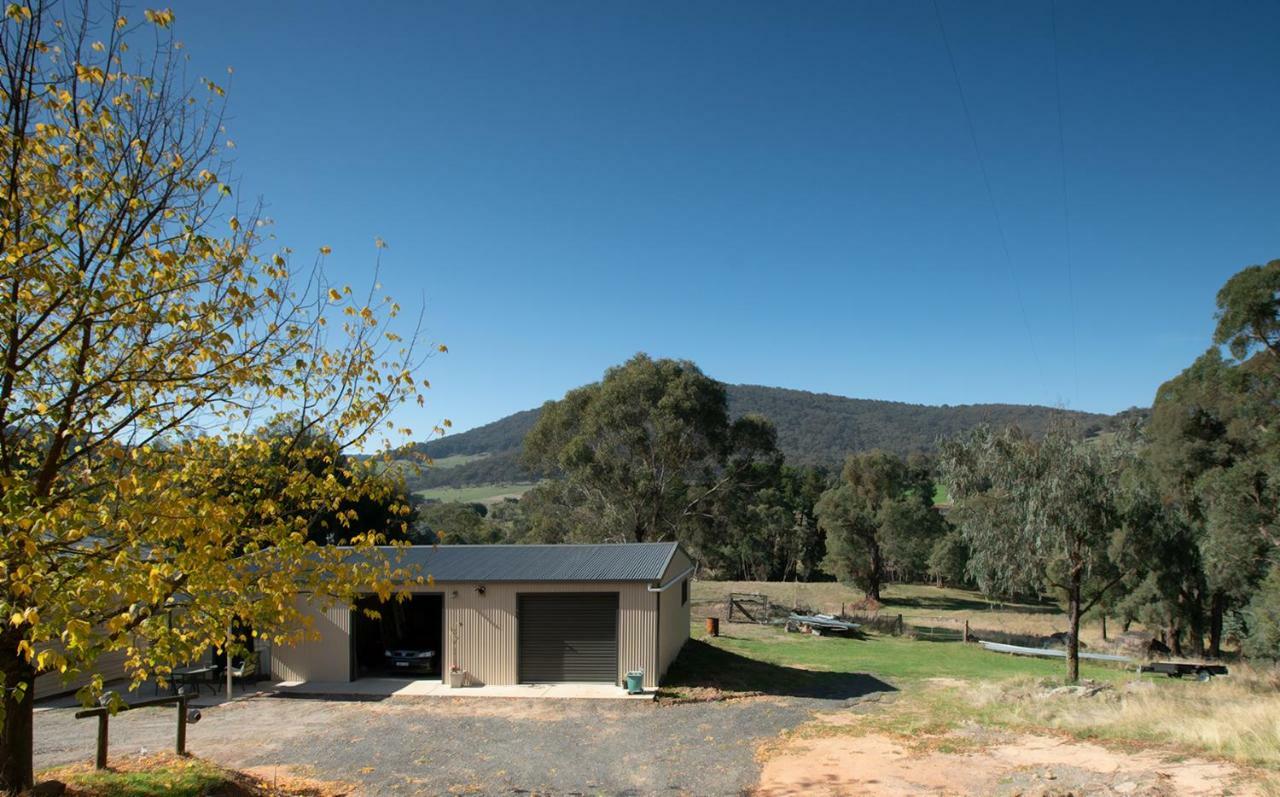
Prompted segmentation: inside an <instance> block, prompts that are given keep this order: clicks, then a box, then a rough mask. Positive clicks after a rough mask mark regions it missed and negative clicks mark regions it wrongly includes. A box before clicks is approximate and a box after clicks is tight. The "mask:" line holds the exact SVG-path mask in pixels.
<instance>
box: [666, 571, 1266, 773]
mask: <svg viewBox="0 0 1280 797" xmlns="http://www.w3.org/2000/svg"><path fill="white" fill-rule="evenodd" d="M795 590H798V591H799V601H800V603H801V604H802V605H808V606H810V607H812V608H815V609H819V610H823V609H825V610H830V611H835V610H838V609H839V608H840V606H839V604H840V603H841V602H842V601H843V602H845V603H846V604H848V603H850V602H852V600H851V599H856V598H860V596H859V595H857V594H856V593H852V592H851V591H849V590H847V589H845V588H842V587H840V586H839V585H836V584H807V585H806V584H802V585H799V587H797V586H796V585H793V584H786V585H783V584H764V583H758V582H747V583H743V582H738V583H714V582H700V583H696V584H695V586H694V589H693V593H692V596H693V602H694V607H693V608H694V614H695V618H694V620H693V630H692V634H693V639H692V640H691V641H690V643H689V647H688V648H687V649H686V651H685V653H684V654H683V655H682V657H681V658H680V659H679V660H678V661H677V663H676V665H677V666H676V667H674V668H673V670H672V672H671V673H670V674H669V676H668V684H667V687H666V690H667V691H666V694H665V699H667V700H670V701H681V700H695V699H716V700H721V699H729V700H733V699H738V698H741V697H743V696H747V695H758V696H767V695H770V694H778V693H792V694H793V693H797V692H800V693H803V692H804V690H805V689H806V688H816V687H817V685H822V684H829V683H838V679H839V678H840V677H853V676H854V675H855V674H856V675H857V676H858V677H871V678H873V679H876V680H881V681H884V682H885V683H888V684H891V685H892V686H893V687H894V691H893V692H891V693H888V694H881V695H876V696H874V699H871V700H866V701H862V702H860V703H859V705H857V706H855V707H854V708H853V710H845V711H835V712H817V713H815V715H814V717H813V719H811V720H810V721H809V722H808V723H805V724H803V725H801V726H798V727H796V728H793V729H791V730H789V731H787V732H784V733H783V734H781V735H780V737H779V739H778V740H777V741H776V742H775V743H773V744H771V745H765V746H763V747H762V748H761V749H760V751H759V758H760V760H761V761H762V762H763V769H762V774H761V785H760V788H759V790H758V791H757V794H759V795H782V794H800V793H816V794H846V793H852V794H872V795H898V794H913V793H944V794H986V793H999V794H1015V793H1018V794H1052V795H1060V794H1068V793H1072V794H1108V795H1110V794H1142V795H1173V794H1204V795H1209V794H1215V795H1216V794H1236V795H1240V794H1280V671H1277V670H1275V669H1261V668H1257V669H1255V668H1252V667H1249V666H1247V665H1243V664H1240V663H1238V662H1232V663H1231V664H1230V666H1231V674H1230V675H1229V676H1227V677H1224V678H1215V679H1213V680H1212V681H1210V682H1207V683H1201V682H1199V681H1196V680H1193V679H1185V680H1178V679H1170V678H1166V677H1163V676H1149V675H1148V676H1142V677H1138V676H1137V675H1135V673H1134V672H1133V671H1132V670H1128V669H1125V668H1122V667H1120V666H1117V665H1103V664H1097V663H1090V662H1087V661H1086V662H1082V666H1081V676H1082V678H1083V679H1084V680H1083V681H1082V685H1081V686H1078V687H1067V686H1064V682H1063V676H1064V674H1065V672H1064V670H1065V665H1064V663H1063V662H1062V661H1060V660H1057V661H1055V660H1045V659H1036V658H1022V657H1016V656H1006V655H1000V654H995V653H990V652H987V651H985V650H983V649H982V648H980V647H979V646H977V645H972V644H969V645H966V644H963V643H961V642H958V641H956V642H945V641H930V640H929V639H927V638H914V637H912V636H909V635H906V636H897V635H893V634H887V633H877V632H868V633H866V634H859V635H857V636H855V637H853V638H838V637H831V636H824V637H815V636H810V635H807V634H798V633H787V632H786V631H785V630H783V629H782V628H780V627H777V626H767V625H757V624H752V623H736V622H735V623H726V622H724V621H723V619H722V621H721V626H720V630H721V636H720V637H718V638H711V637H708V636H707V635H706V632H705V629H704V620H703V618H705V617H706V616H711V615H719V614H720V610H721V609H722V608H723V601H724V598H725V596H727V594H728V593H729V592H730V591H734V592H763V593H765V594H768V595H770V596H771V598H778V599H781V598H782V597H784V596H786V597H788V598H789V601H788V602H790V600H792V599H794V598H792V597H791V596H793V595H795V592H794V591H795ZM884 597H885V600H886V606H885V607H884V608H883V609H882V612H886V613H891V614H893V615H895V616H896V614H898V613H902V614H903V615H904V621H905V622H907V623H911V622H921V623H926V622H927V623H930V624H939V623H944V622H945V623H952V624H954V623H959V624H961V625H963V622H964V620H965V619H969V621H970V624H971V627H972V628H974V629H975V631H976V629H978V628H979V627H980V625H981V627H985V628H997V629H1002V630H1004V631H1007V632H1009V633H1014V632H1016V633H1023V634H1047V633H1052V632H1056V631H1060V630H1063V629H1064V628H1065V618H1064V617H1062V616H1061V614H1060V613H1059V612H1058V611H1057V609H1056V607H1052V606H1036V605H1022V604H1020V605H1011V606H1004V607H999V606H991V605H990V604H989V603H988V602H986V601H985V600H984V599H983V598H982V597H981V596H979V595H976V594H973V593H969V592H964V591H961V590H944V589H936V588H931V587H923V586H906V587H904V586H895V587H893V588H891V589H889V590H886V592H885V596H884ZM720 616H722V617H723V615H720ZM980 621H981V624H980ZM1089 630H1090V634H1088V635H1087V636H1086V639H1089V638H1094V639H1096V641H1097V642H1099V643H1100V642H1101V629H1100V627H1099V626H1097V625H1093V626H1091V627H1090V629H1089ZM976 632H977V633H981V632H980V631H976ZM705 673H719V674H720V677H719V678H718V679H708V678H706V677H705V675H704V674H705ZM778 677H785V678H786V679H787V680H788V682H787V683H784V684H781V685H779V684H773V683H771V681H773V680H774V679H776V678H778ZM806 684H807V685H808V687H806Z"/></svg>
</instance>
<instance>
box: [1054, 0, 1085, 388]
mask: <svg viewBox="0 0 1280 797" xmlns="http://www.w3.org/2000/svg"><path fill="white" fill-rule="evenodd" d="M1049 25H1050V29H1051V30H1052V32H1053V85H1054V89H1055V95H1056V97H1057V101H1058V161H1059V163H1061V164H1062V229H1063V237H1064V239H1065V244H1066V262H1067V311H1068V315H1069V317H1070V319H1071V370H1072V372H1073V374H1074V376H1075V400H1076V401H1077V402H1079V401H1080V359H1079V357H1078V356H1077V344H1076V287H1075V277H1074V276H1073V274H1072V267H1071V204H1070V203H1069V202H1068V201H1067V134H1066V132H1065V130H1064V129H1063V124H1062V74H1061V72H1060V70H1059V68H1058V4H1057V0H1049Z"/></svg>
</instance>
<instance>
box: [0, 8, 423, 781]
mask: <svg viewBox="0 0 1280 797" xmlns="http://www.w3.org/2000/svg"><path fill="white" fill-rule="evenodd" d="M173 21H174V20H173V14H172V13H171V12H169V11H166V10H160V11H146V12H145V14H144V15H143V18H141V19H132V18H126V17H125V16H124V15H122V13H120V11H119V9H113V8H109V7H108V8H90V9H88V10H87V11H85V10H84V9H82V7H81V6H80V5H79V4H68V5H65V6H64V5H61V4H57V3H41V2H32V3H30V4H27V5H22V4H10V5H9V6H8V7H7V9H6V16H5V19H4V20H3V22H0V70H2V72H0V110H2V111H3V114H4V117H3V120H0V164H2V165H0V202H3V205H4V212H3V214H2V215H0V297H2V298H0V618H2V619H3V627H2V628H0V671H2V673H3V688H4V702H3V713H4V718H3V726H2V729H0V791H6V790H8V791H13V790H17V789H20V788H22V787H24V786H27V785H29V784H30V782H31V776H32V773H31V745H32V738H31V686H32V682H33V679H34V678H35V676H36V675H37V674H38V673H43V672H59V673H64V674H70V673H74V672H76V671H80V670H84V669H85V668H87V667H89V666H90V665H91V664H92V662H93V661H94V659H95V658H96V657H97V656H98V655H100V654H101V653H103V652H104V651H108V650H123V651H125V653H126V655H127V661H128V666H129V668H130V670H131V672H132V673H133V674H134V676H135V677H136V678H138V679H143V678H152V677H158V678H161V679H163V678H164V677H165V675H166V674H167V673H168V672H169V671H170V669H171V668H172V667H174V666H175V665H178V664H181V663H183V662H186V661H188V660H191V659H193V658H194V657H196V656H198V655H200V654H201V653H203V652H204V651H206V650H207V649H208V647H209V646H210V645H211V644H212V645H225V644H233V645H234V644H238V643H237V642H236V641H234V640H232V641H231V642H228V639H227V628H228V627H229V626H230V625H231V624H232V623H233V622H234V623H235V625H236V627H252V628H253V629H254V632H255V633H258V634H262V635H266V636H270V637H273V638H274V639H275V641H277V642H280V643H286V642H288V641H289V640H290V639H292V638H296V636H297V634H298V633H300V632H299V631H298V630H297V629H298V628H300V626H298V624H297V622H296V621H297V620H298V617H297V610H296V608H295V602H294V596H295V595H296V594H298V593H311V594H314V595H315V596H316V597H317V599H318V600H320V601H322V602H323V601H349V600H351V598H352V596H353V594H354V593H355V591H356V590H357V589H372V590H376V591H378V592H381V593H383V594H384V595H386V594H390V592H391V590H392V584H393V583H397V582H402V581H404V580H406V579H412V578H414V577H416V574H409V573H399V572H393V571H392V570H391V568H390V567H389V566H387V565H385V564H381V563H379V561H378V560H377V559H376V557H362V558H359V561H357V560H356V559H353V558H352V557H349V556H345V555H344V554H343V553H342V552H340V551H337V550H335V549H331V548H325V547H323V546H317V545H316V544H315V543H313V542H309V541H308V536H307V528H308V525H309V523H310V522H311V520H312V518H314V517H315V516H317V515H320V514H327V515H329V516H332V515H333V511H334V509H335V508H336V507H339V506H340V505H343V501H344V499H348V500H349V499H350V498H351V497H352V494H353V493H358V492H359V491H361V490H367V491H379V490H386V489H388V488H387V485H386V483H385V481H382V480H379V479H374V478H369V476H370V475H371V474H370V472H369V470H368V468H369V467H370V466H368V465H364V464H361V463H359V462H355V461H352V460H348V459H345V458H342V457H335V456H333V455H332V452H334V451H340V450H342V449H343V448H346V447H350V446H358V447H366V448H367V447H370V446H375V445H377V444H378V442H379V441H380V440H381V438H382V436H383V435H386V436H387V437H390V436H392V435H398V433H401V432H404V433H407V432H408V430H407V429H398V428H395V426H394V425H393V424H390V423H389V421H388V417H389V414H390V413H391V411H392V410H393V409H394V408H396V407H397V406H399V405H400V404H401V403H403V402H406V401H409V402H417V403H421V400H422V399H421V395H420V390H421V388H423V387H424V386H425V382H424V381H423V380H421V379H420V378H419V377H418V376H416V372H417V369H418V366H419V365H420V363H421V360H422V358H423V351H422V348H423V347H422V346H421V345H417V344H419V343H420V341H419V340H418V334H417V331H416V330H415V329H413V325H412V324H410V325H409V329H408V331H406V332H404V333H403V337H401V336H400V335H397V334H395V333H394V332H393V331H391V330H392V329H395V328H397V326H396V325H397V324H398V323H400V322H397V321H395V320H394V319H395V318H396V317H397V315H398V312H399V308H398V307H397V306H396V305H395V303H394V302H392V301H391V300H390V299H389V298H386V297H378V296H375V295H373V294H372V293H369V294H367V295H358V294H355V293H353V292H352V291H351V290H350V289H349V288H346V287H343V286H336V285H330V284H328V283H326V281H325V280H324V278H323V275H322V272H321V270H320V265H321V264H322V262H323V260H324V258H325V256H326V255H328V250H327V248H323V249H320V250H318V253H317V254H316V256H315V258H314V260H312V258H310V257H308V258H306V260H307V261H308V263H307V266H306V267H305V268H298V267H296V266H295V261H297V260H298V259H300V258H298V257H297V256H296V255H294V254H293V253H291V252H290V251H289V250H288V249H284V248H278V247H276V246H275V245H274V244H273V241H272V240H271V238H270V236H269V226H268V225H267V224H266V223H265V222H264V221H263V220H262V219H261V218H259V217H258V214H257V213H256V212H255V210H254V208H252V207H244V206H241V205H239V204H238V203H237V202H236V200H235V197H234V191H233V190H232V188H231V187H230V185H231V176H230V173H229V167H228V164H227V163H226V162H225V160H224V153H225V151H226V149H227V148H228V147H230V146H231V143H230V141H229V140H228V139H227V131H225V130H224V128H223V123H222V112H223V107H224V106H223V103H224V101H225V100H224V89H223V87H222V86H220V85H219V84H217V83H215V82H214V81H213V80H209V79H198V80H189V79H188V76H187V75H186V73H185V63H184V59H183V58H182V57H181V55H182V54H181V51H180V48H179V45H178V43H177V42H176V40H175V39H174V38H173V35H172V32H171V31H172V24H173ZM410 406H412V404H410ZM301 463H306V466H305V467H302V466H301ZM340 471H341V472H340ZM395 511H403V512H404V513H405V514H406V515H407V514H408V507H396V510H395ZM338 520H339V522H343V523H347V522H350V521H351V520H352V518H350V517H346V516H343V515H342V514H341V513H339V516H338ZM349 532H350V533H349V534H344V537H346V538H349V539H351V540H352V542H353V545H355V546H356V547H357V548H360V547H364V548H368V547H369V546H371V545H373V544H374V543H375V542H377V539H376V538H375V535H373V534H372V533H369V534H365V533H362V530H361V529H359V528H352V529H350V530H349ZM95 686H100V684H97V685H95ZM90 691H92V687H91V690H90Z"/></svg>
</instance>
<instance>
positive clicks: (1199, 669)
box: [1139, 661, 1227, 681]
mask: <svg viewBox="0 0 1280 797" xmlns="http://www.w3.org/2000/svg"><path fill="white" fill-rule="evenodd" d="M1139 669H1140V670H1141V671H1142V672H1144V673H1147V672H1151V673H1159V674H1161V675H1167V676H1169V677H1170V678H1181V677H1182V676H1184V675H1194V676H1195V677H1196V678H1198V679H1200V680H1201V681H1207V680H1209V679H1210V678H1212V677H1214V676H1215V675H1226V674H1227V667H1226V665H1225V664H1204V663H1201V662H1194V661H1153V662H1151V663H1150V664H1144V665H1142V667H1140V668H1139Z"/></svg>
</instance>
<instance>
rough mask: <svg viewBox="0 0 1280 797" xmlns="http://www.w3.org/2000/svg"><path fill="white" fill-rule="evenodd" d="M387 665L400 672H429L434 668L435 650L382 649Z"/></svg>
mask: <svg viewBox="0 0 1280 797" xmlns="http://www.w3.org/2000/svg"><path fill="white" fill-rule="evenodd" d="M384 653H385V654H386V660H387V667H389V668H390V669H392V670H397V671H400V672H429V671H431V670H434V669H435V666H434V665H435V659H436V652H435V651H434V650H426V649H412V648H408V649H397V650H387V651H384Z"/></svg>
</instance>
